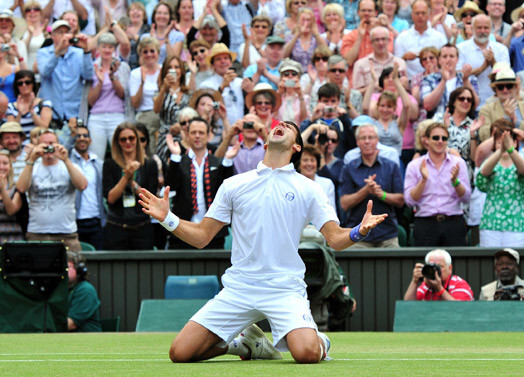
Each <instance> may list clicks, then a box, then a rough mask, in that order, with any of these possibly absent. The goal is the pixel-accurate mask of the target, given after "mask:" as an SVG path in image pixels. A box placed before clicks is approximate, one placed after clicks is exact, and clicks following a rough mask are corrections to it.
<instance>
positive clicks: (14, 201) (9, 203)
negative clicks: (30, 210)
mask: <svg viewBox="0 0 524 377" xmlns="http://www.w3.org/2000/svg"><path fill="white" fill-rule="evenodd" d="M20 208H22V198H21V196H20V193H19V192H18V191H16V185H15V182H14V180H13V167H12V165H11V157H10V153H9V151H8V150H6V149H2V150H0V243H2V244H3V243H4V242H10V241H21V240H23V239H24V235H23V233H22V227H21V226H20V224H19V223H18V221H17V219H16V216H15V215H16V213H17V212H18V211H19V210H20Z"/></svg>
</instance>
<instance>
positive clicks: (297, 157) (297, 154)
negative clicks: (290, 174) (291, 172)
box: [284, 120, 304, 169]
mask: <svg viewBox="0 0 524 377" xmlns="http://www.w3.org/2000/svg"><path fill="white" fill-rule="evenodd" d="M284 123H286V124H289V125H291V126H293V127H294V128H295V131H296V132H297V137H296V138H295V143H296V144H298V145H300V151H298V152H295V153H293V155H291V161H290V162H292V163H293V165H294V166H295V169H297V168H298V166H299V164H300V157H301V156H302V149H304V141H303V140H302V134H301V133H300V128H298V126H297V125H296V123H295V122H292V121H290V120H286V121H284Z"/></svg>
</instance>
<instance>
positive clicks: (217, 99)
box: [188, 89, 224, 110]
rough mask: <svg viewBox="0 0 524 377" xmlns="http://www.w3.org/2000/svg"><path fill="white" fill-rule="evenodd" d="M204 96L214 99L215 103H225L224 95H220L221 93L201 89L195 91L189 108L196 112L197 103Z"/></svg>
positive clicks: (190, 99)
mask: <svg viewBox="0 0 524 377" xmlns="http://www.w3.org/2000/svg"><path fill="white" fill-rule="evenodd" d="M203 95H209V96H211V97H212V98H213V101H215V102H221V103H223V102H224V100H223V99H222V94H220V92H218V91H216V90H213V89H199V90H197V91H195V92H194V93H193V95H192V96H191V97H190V98H189V103H188V106H189V107H192V108H193V109H195V110H196V108H197V102H198V100H199V99H200V98H201V97H202V96H203Z"/></svg>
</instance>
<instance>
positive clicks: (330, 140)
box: [327, 139, 338, 144]
mask: <svg viewBox="0 0 524 377" xmlns="http://www.w3.org/2000/svg"><path fill="white" fill-rule="evenodd" d="M327 141H328V143H333V144H336V143H338V139H327Z"/></svg>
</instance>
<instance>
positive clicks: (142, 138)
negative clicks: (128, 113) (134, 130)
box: [139, 137, 147, 143]
mask: <svg viewBox="0 0 524 377" xmlns="http://www.w3.org/2000/svg"><path fill="white" fill-rule="evenodd" d="M139 140H140V142H141V143H145V142H146V141H147V138H145V137H141V138H140V139H139Z"/></svg>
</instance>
